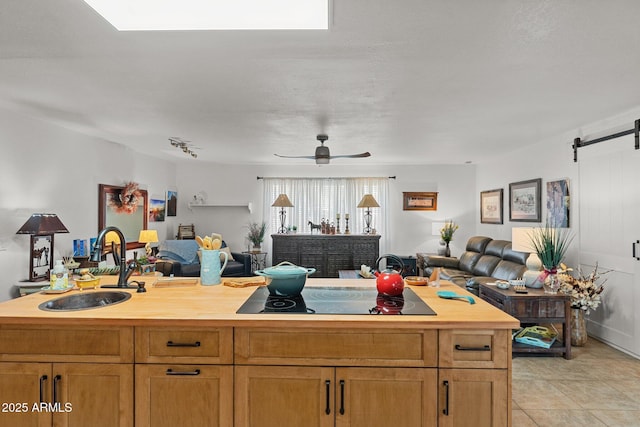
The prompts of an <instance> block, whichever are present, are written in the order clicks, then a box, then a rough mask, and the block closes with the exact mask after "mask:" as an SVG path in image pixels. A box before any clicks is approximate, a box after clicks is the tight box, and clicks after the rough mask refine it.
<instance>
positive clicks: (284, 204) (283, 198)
mask: <svg viewBox="0 0 640 427" xmlns="http://www.w3.org/2000/svg"><path fill="white" fill-rule="evenodd" d="M271 206H273V207H276V208H280V228H278V234H284V233H286V232H287V227H285V226H284V220H285V218H286V216H287V213H286V212H285V211H284V208H292V207H293V203H291V200H289V198H288V197H287V195H286V194H284V193H282V194H280V195H279V196H278V198H277V199H276V201H275V202H273V204H272V205H271Z"/></svg>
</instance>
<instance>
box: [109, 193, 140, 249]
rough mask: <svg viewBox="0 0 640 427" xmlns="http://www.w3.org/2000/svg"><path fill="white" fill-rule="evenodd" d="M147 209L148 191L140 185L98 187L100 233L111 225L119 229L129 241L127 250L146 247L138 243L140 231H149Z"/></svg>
mask: <svg viewBox="0 0 640 427" xmlns="http://www.w3.org/2000/svg"><path fill="white" fill-rule="evenodd" d="M147 209H148V199H147V190H140V189H139V188H138V184H135V183H129V184H127V186H126V187H118V186H115V185H106V184H99V186H98V232H100V231H101V230H102V229H103V228H105V227H107V226H110V225H111V226H114V227H118V228H119V229H120V231H122V234H124V237H125V240H126V241H127V249H136V248H141V247H143V246H144V245H143V244H140V243H138V236H139V234H140V230H146V229H147Z"/></svg>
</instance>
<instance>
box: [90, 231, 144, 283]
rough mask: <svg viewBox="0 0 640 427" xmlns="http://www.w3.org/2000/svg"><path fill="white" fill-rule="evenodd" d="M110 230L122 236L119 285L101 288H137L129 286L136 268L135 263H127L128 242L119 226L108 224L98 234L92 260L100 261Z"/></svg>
mask: <svg viewBox="0 0 640 427" xmlns="http://www.w3.org/2000/svg"><path fill="white" fill-rule="evenodd" d="M110 231H113V232H115V233H116V234H117V235H118V237H119V238H120V273H119V275H118V284H117V285H102V286H100V287H101V288H130V289H135V288H136V286H129V284H128V281H129V277H131V275H132V274H133V271H134V270H135V263H132V264H130V265H127V242H126V241H125V239H124V234H122V231H120V229H119V228H118V227H114V226H111V225H110V226H108V227H106V228H104V229H103V230H102V231H100V233H99V234H98V238H97V239H96V244H95V247H94V248H93V252H92V253H91V261H98V262H99V261H100V260H101V259H100V258H101V257H102V248H103V245H104V243H103V242H104V237H105V236H106V235H107V233H109V232H110Z"/></svg>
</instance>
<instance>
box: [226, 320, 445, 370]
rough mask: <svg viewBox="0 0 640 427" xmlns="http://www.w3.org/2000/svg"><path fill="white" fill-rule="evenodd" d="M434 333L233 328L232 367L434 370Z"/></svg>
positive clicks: (430, 331) (429, 331) (389, 330)
mask: <svg viewBox="0 0 640 427" xmlns="http://www.w3.org/2000/svg"><path fill="white" fill-rule="evenodd" d="M437 355H438V340H437V331H433V330H420V329H362V330H345V329H317V330H315V329H293V330H278V331H274V330H272V329H262V328H237V329H236V332H235V360H236V364H254V365H313V366H318V365H332V366H416V367H424V366H436V363H437V357H438V356H437Z"/></svg>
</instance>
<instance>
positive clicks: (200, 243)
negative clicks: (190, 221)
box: [196, 236, 204, 248]
mask: <svg viewBox="0 0 640 427" xmlns="http://www.w3.org/2000/svg"><path fill="white" fill-rule="evenodd" d="M196 243H197V244H198V246H200V247H201V248H203V247H204V241H203V240H202V237H200V236H196Z"/></svg>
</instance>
